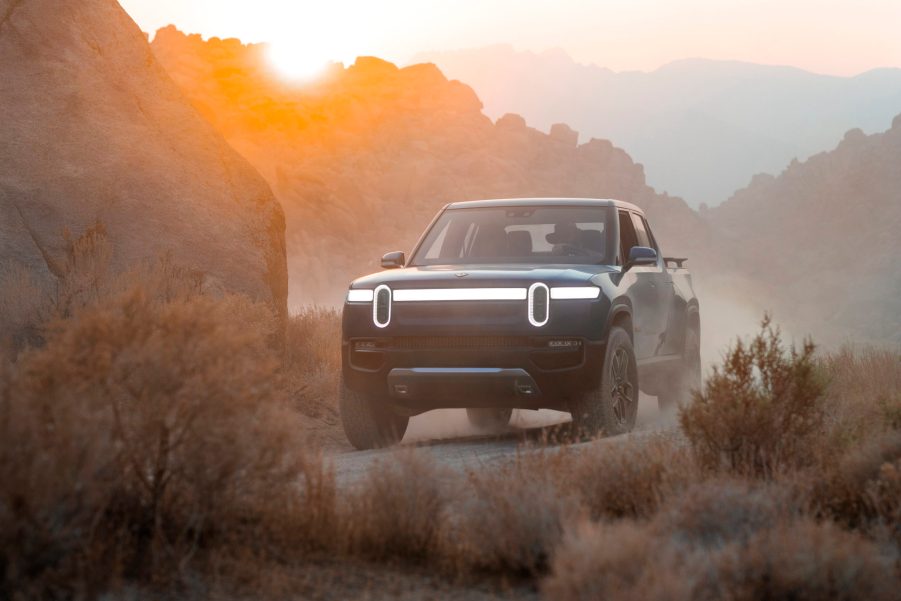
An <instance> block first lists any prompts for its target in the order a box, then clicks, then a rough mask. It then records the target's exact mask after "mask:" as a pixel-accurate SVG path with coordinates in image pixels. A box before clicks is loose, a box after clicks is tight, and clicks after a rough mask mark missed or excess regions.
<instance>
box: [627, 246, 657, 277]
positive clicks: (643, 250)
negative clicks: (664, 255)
mask: <svg viewBox="0 0 901 601" xmlns="http://www.w3.org/2000/svg"><path fill="white" fill-rule="evenodd" d="M656 264H657V251H656V250H654V249H653V248H649V247H647V246H633V247H632V248H631V249H629V260H628V261H626V264H625V265H623V271H622V272H623V273H626V272H627V271H629V270H630V269H632V268H633V267H637V266H639V265H656Z"/></svg>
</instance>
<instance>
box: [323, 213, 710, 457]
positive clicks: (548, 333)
mask: <svg viewBox="0 0 901 601" xmlns="http://www.w3.org/2000/svg"><path fill="white" fill-rule="evenodd" d="M684 261H685V259H680V258H665V257H663V256H662V255H661V252H660V248H659V246H658V244H657V241H656V240H655V239H654V234H653V233H652V232H651V228H650V226H649V224H648V222H647V220H646V219H645V216H644V214H643V212H642V211H641V209H639V208H638V207H637V206H635V205H633V204H630V203H627V202H622V201H619V200H600V199H565V198H554V199H546V198H529V199H506V200H482V201H471V202H457V203H453V204H449V205H447V206H445V207H444V208H443V209H442V210H441V211H440V212H439V213H438V215H437V216H436V217H435V219H434V220H433V221H432V223H431V225H429V227H428V228H427V229H426V231H425V233H424V234H423V235H422V237H421V238H420V240H419V242H418V243H417V244H416V246H415V248H414V249H413V252H412V253H411V254H410V259H409V261H407V260H406V257H405V255H404V253H403V252H400V251H395V252H390V253H388V254H386V255H385V256H384V257H382V260H381V266H382V268H383V269H384V271H381V272H379V273H375V274H372V275H368V276H365V277H361V278H359V279H357V280H354V281H353V282H352V283H351V285H350V289H349V290H348V292H347V299H346V302H345V304H344V310H343V316H342V330H343V332H342V382H341V390H340V398H339V407H340V413H341V419H342V424H343V427H344V431H345V434H346V435H347V438H348V440H349V441H350V443H351V444H352V445H353V446H354V447H356V448H358V449H369V448H374V447H382V446H389V445H392V444H394V443H397V442H399V441H400V439H401V438H402V437H403V434H404V432H405V430H406V428H407V423H408V421H409V419H410V417H411V416H414V415H417V414H419V413H423V412H425V411H429V410H431V409H437V408H451V407H454V408H465V409H466V410H467V414H468V416H469V419H470V421H471V422H472V423H473V424H474V425H476V426H478V427H482V428H490V427H499V426H504V425H506V423H507V421H508V420H509V419H510V417H511V413H512V410H513V409H514V408H518V409H541V408H549V409H556V410H560V411H568V412H569V413H570V414H571V415H572V420H573V422H574V425H575V427H576V431H577V432H578V433H579V434H580V435H581V436H595V435H598V434H600V435H615V434H620V433H624V432H628V431H629V430H631V429H632V427H633V426H634V424H635V416H636V411H637V408H638V391H639V390H641V391H643V392H645V393H646V394H649V395H652V396H656V397H657V399H658V402H659V404H660V406H661V408H662V409H664V410H667V409H671V408H672V407H674V406H676V405H677V404H678V403H680V402H681V401H682V399H684V398H686V396H687V395H688V394H689V391H690V390H691V389H692V388H696V387H697V386H698V385H699V383H700V369H701V368H700V342H699V341H700V327H701V325H700V313H699V308H698V300H697V298H696V296H695V293H694V290H693V288H692V281H691V275H690V274H689V273H688V271H687V270H686V269H685V268H684V266H683V262H684Z"/></svg>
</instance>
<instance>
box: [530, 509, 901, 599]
mask: <svg viewBox="0 0 901 601" xmlns="http://www.w3.org/2000/svg"><path fill="white" fill-rule="evenodd" d="M896 561H897V556H896V555H895V554H893V553H892V552H889V551H886V550H885V549H883V548H880V547H879V546H877V545H876V544H875V543H873V542H871V541H868V540H867V539H865V538H864V537H863V536H861V535H859V534H857V533H853V532H847V531H844V530H841V529H839V528H838V527H836V526H835V525H832V524H830V523H824V524H818V523H816V522H814V521H812V520H810V519H806V518H805V519H800V520H796V521H789V522H779V523H777V524H776V525H775V526H773V527H771V528H766V529H763V530H760V531H758V532H757V533H756V534H754V535H752V536H751V537H750V538H748V539H747V541H745V542H731V543H729V544H726V545H724V546H722V547H713V548H704V547H701V546H695V545H692V544H690V543H686V542H685V541H683V540H680V539H678V538H671V537H669V536H668V535H667V533H666V531H661V530H660V529H659V528H657V527H656V525H655V524H653V523H651V524H641V523H636V522H633V521H630V520H624V521H620V522H616V523H613V524H603V523H601V524H587V523H583V524H580V525H579V526H578V527H576V528H574V529H573V530H571V531H570V532H569V533H568V534H567V536H566V538H565V539H564V543H563V544H562V545H561V548H560V549H559V550H558V551H557V553H556V556H555V560H554V565H553V571H552V573H551V574H550V576H548V577H547V578H546V579H545V581H544V582H543V586H542V589H543V590H544V592H545V593H546V595H547V597H548V598H550V599H555V600H560V601H582V600H584V601H588V600H594V599H609V600H617V601H618V600H627V601H638V600H644V599H660V600H664V599H666V600H674V601H676V600H685V601H704V600H710V601H714V600H718V599H732V600H735V601H745V600H746V601H754V600H757V599H773V600H778V599H785V600H786V601H806V600H809V601H818V600H821V599H824V600H832V599H834V600H847V601H853V600H857V599H860V600H861V601H864V600H868V601H869V600H876V601H881V600H883V599H885V600H888V599H894V598H896V597H897V590H898V586H899V585H901V580H899V577H898V572H897V571H896V569H895V566H894V565H893V564H894V562H896Z"/></svg>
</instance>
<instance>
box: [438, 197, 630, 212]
mask: <svg viewBox="0 0 901 601" xmlns="http://www.w3.org/2000/svg"><path fill="white" fill-rule="evenodd" d="M528 206H542V207H547V206H551V207H560V206H572V207H619V208H621V209H629V210H632V211H637V212H639V213H644V211H642V210H641V209H640V208H639V207H637V206H635V205H634V204H632V203H631V202H626V201H624V200H616V199H615V198H495V199H491V200H467V201H463V202H452V203H450V204H448V205H447V206H445V208H446V209H476V208H479V207H528Z"/></svg>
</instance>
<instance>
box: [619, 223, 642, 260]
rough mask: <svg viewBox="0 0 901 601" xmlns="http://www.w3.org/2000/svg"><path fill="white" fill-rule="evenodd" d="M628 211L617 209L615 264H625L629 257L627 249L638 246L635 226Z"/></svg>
mask: <svg viewBox="0 0 901 601" xmlns="http://www.w3.org/2000/svg"><path fill="white" fill-rule="evenodd" d="M629 215H630V214H629V212H628V211H619V257H618V258H617V261H616V263H617V265H623V264H625V262H626V260H627V259H628V258H629V250H631V249H632V247H633V246H639V244H638V236H637V235H636V234H635V226H634V225H633V224H632V218H631V217H630V216H629Z"/></svg>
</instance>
